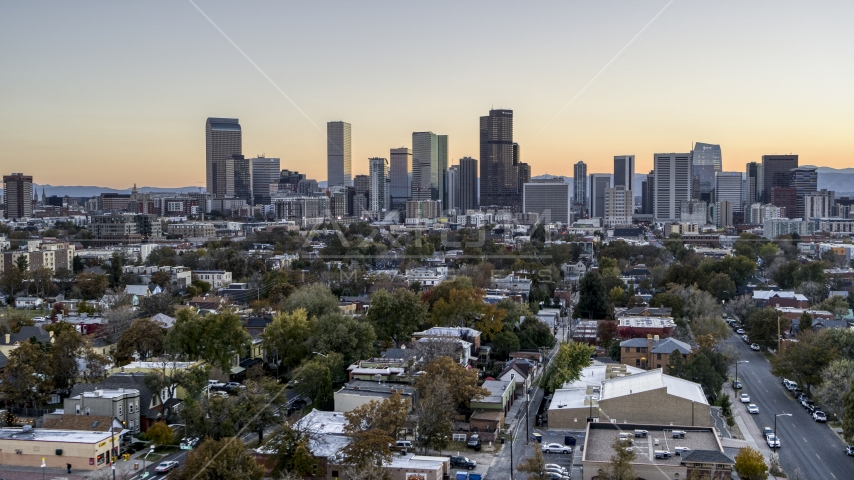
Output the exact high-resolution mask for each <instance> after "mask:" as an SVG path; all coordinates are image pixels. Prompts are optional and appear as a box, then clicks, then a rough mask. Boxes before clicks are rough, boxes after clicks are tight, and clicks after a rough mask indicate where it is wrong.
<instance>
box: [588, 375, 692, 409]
mask: <svg viewBox="0 0 854 480" xmlns="http://www.w3.org/2000/svg"><path fill="white" fill-rule="evenodd" d="M660 388H667V393H668V394H670V395H675V396H677V397H682V398H685V399H688V400H691V401H694V402H697V403H702V404H706V405H707V404H708V401H707V400H706V396H705V395H704V394H703V387H702V386H700V384H699V383H694V382H689V381H688V380H682V379H681V378H677V377H671V376H670V375H664V374H663V373H661V369H656V370H650V371H648V372H643V373H638V374H636V375H629V376H626V377H619V378H612V379H610V380H605V381H604V382H602V393H601V399H602V400H607V399H609V398H616V397H622V396H626V395H632V394H634V393H640V392H647V391H650V390H657V389H660Z"/></svg>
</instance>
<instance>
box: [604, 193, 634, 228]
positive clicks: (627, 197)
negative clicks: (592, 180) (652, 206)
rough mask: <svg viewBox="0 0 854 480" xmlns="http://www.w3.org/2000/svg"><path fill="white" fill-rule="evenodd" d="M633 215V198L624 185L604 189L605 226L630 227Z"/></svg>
mask: <svg viewBox="0 0 854 480" xmlns="http://www.w3.org/2000/svg"><path fill="white" fill-rule="evenodd" d="M633 213H634V198H633V197H632V191H631V190H627V189H626V186H625V185H614V187H613V188H610V187H609V188H606V189H605V216H604V219H605V220H604V223H605V225H606V226H616V225H630V224H631V223H632V214H633Z"/></svg>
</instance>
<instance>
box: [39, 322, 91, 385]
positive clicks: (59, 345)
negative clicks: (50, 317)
mask: <svg viewBox="0 0 854 480" xmlns="http://www.w3.org/2000/svg"><path fill="white" fill-rule="evenodd" d="M53 327H54V329H53V332H54V333H53V343H52V344H50V345H49V346H48V349H47V352H48V356H47V366H48V370H47V371H49V372H51V376H52V378H53V386H54V388H57V389H60V390H63V391H69V390H70V389H71V387H72V386H73V385H74V384H75V383H76V381H77V378H78V377H79V376H80V364H79V363H78V362H77V359H78V358H82V357H84V356H85V353H86V351H87V350H88V349H87V344H86V341H85V340H84V339H83V335H81V334H80V333H78V332H77V330H75V329H74V327H73V326H71V325H70V324H67V323H57V324H54V325H53Z"/></svg>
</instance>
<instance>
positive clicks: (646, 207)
mask: <svg viewBox="0 0 854 480" xmlns="http://www.w3.org/2000/svg"><path fill="white" fill-rule="evenodd" d="M654 203H655V171H654V170H652V171H650V172H649V175H647V176H646V180H644V181H643V182H641V213H643V214H644V215H652V214H653V213H655V208H654V207H653V205H654Z"/></svg>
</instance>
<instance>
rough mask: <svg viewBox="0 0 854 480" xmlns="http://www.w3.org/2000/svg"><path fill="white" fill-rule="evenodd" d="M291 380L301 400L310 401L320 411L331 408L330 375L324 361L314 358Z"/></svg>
mask: <svg viewBox="0 0 854 480" xmlns="http://www.w3.org/2000/svg"><path fill="white" fill-rule="evenodd" d="M292 378H293V380H294V381H295V382H296V386H295V387H294V388H295V390H296V391H297V393H299V394H300V395H301V396H302V397H303V398H307V399H310V400H311V401H312V402H313V403H314V404H316V405H317V408H318V409H320V410H328V409H331V408H332V401H333V398H332V373H331V369H330V368H329V365H328V362H327V361H326V360H325V359H323V358H322V357H321V358H318V357H315V358H313V359H311V360H309V361H307V362H305V363H303V364H302V365H301V366H300V367H299V368H298V369H297V370H296V371H294V374H293V377H292Z"/></svg>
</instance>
